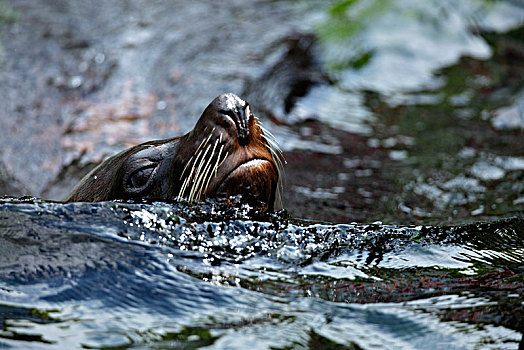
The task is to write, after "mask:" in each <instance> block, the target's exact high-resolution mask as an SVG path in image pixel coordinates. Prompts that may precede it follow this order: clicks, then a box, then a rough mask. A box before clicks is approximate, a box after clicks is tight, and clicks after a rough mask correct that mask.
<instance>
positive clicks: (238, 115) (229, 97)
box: [215, 94, 251, 146]
mask: <svg viewBox="0 0 524 350" xmlns="http://www.w3.org/2000/svg"><path fill="white" fill-rule="evenodd" d="M215 102H216V109H217V111H218V113H220V114H221V115H222V116H223V117H224V118H229V119H231V120H232V121H233V123H234V125H235V127H236V129H237V133H238V143H239V144H240V145H241V146H246V145H247V144H248V143H249V118H250V116H251V113H250V112H249V107H248V104H247V102H246V101H244V100H243V99H241V98H240V97H238V96H237V95H235V94H223V95H220V96H218V97H217V98H216V100H215Z"/></svg>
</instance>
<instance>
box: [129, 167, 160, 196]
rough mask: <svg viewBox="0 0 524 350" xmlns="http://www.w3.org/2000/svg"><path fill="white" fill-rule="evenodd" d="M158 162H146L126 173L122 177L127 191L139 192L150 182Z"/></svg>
mask: <svg viewBox="0 0 524 350" xmlns="http://www.w3.org/2000/svg"><path fill="white" fill-rule="evenodd" d="M157 167H158V163H152V162H149V161H148V162H146V164H142V166H141V167H139V168H138V169H135V170H134V171H132V172H130V173H128V174H129V175H128V176H126V177H125V178H124V187H125V190H126V191H127V192H128V193H140V192H142V191H144V190H145V189H147V188H148V187H149V186H150V185H151V184H152V183H153V178H154V174H155V172H156V169H157Z"/></svg>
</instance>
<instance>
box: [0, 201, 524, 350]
mask: <svg viewBox="0 0 524 350" xmlns="http://www.w3.org/2000/svg"><path fill="white" fill-rule="evenodd" d="M0 229H1V231H2V235H1V236H0V240H1V241H0V242H1V243H0V249H1V252H0V315H1V317H2V323H3V327H2V330H1V333H0V346H6V347H9V346H15V347H21V348H40V347H44V348H52V347H57V348H69V347H75V348H78V347H80V346H84V347H118V346H123V347H127V346H139V347H143V346H146V347H152V348H164V347H171V346H179V347H183V346H185V347H189V348H194V347H201V346H210V347H212V348H213V347H214V348H239V349H240V348H245V346H246V344H252V345H250V346H253V347H255V348H263V349H267V348H277V349H283V348H290V347H291V348H319V347H325V348H348V347H349V348H354V349H359V348H368V349H375V348H415V349H420V348H427V344H431V348H432V349H471V348H508V349H516V348H517V347H518V343H519V342H520V340H521V337H522V329H523V328H522V327H523V326H524V323H523V320H524V317H523V316H524V310H523V306H522V305H523V302H524V299H523V295H524V294H523V292H524V291H523V279H524V270H523V261H524V243H523V242H524V220H523V219H522V218H513V219H507V220H503V221H498V222H492V223H479V224H474V225H466V226H457V227H432V226H413V227H403V226H393V225H383V224H380V223H375V224H370V225H359V224H340V225H327V224H322V223H314V222H301V221H295V220H292V219H290V218H288V217H287V214H286V212H279V213H277V214H272V215H270V216H267V217H258V218H256V219H253V218H250V210H249V208H248V207H235V206H233V207H231V206H227V205H225V204H220V203H208V204H205V205H202V206H198V207H188V206H185V205H182V204H167V203H154V204H129V203H114V202H110V203H100V204H87V203H72V204H67V205H63V204H55V203H46V202H41V201H36V202H34V201H33V200H29V199H28V200H16V199H12V200H11V199H5V200H3V201H2V206H1V213H0Z"/></svg>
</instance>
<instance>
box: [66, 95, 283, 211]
mask: <svg viewBox="0 0 524 350" xmlns="http://www.w3.org/2000/svg"><path fill="white" fill-rule="evenodd" d="M266 139H267V137H266V136H265V135H264V133H263V131H262V128H261V126H260V125H259V123H258V121H257V120H256V118H255V117H254V116H253V115H252V113H251V111H250V108H249V106H248V104H247V102H245V101H243V100H242V99H240V98H239V97H238V96H236V95H234V94H224V95H220V96H218V97H217V98H216V99H215V100H213V102H211V104H210V105H209V106H208V107H207V108H206V109H205V110H204V112H203V113H202V116H201V117H200V119H199V120H198V122H197V123H196V125H195V127H194V129H193V130H192V131H190V132H189V133H188V134H186V135H184V136H182V137H178V138H172V139H166V140H159V141H150V142H146V143H143V144H140V145H137V146H134V147H132V148H129V149H127V150H125V151H123V152H121V153H119V154H117V155H115V156H113V157H111V158H109V159H107V160H106V161H104V162H103V163H102V164H100V165H99V166H98V167H96V168H95V169H94V170H93V171H91V172H90V173H89V174H88V175H86V176H85V177H84V178H83V179H82V180H81V181H80V183H79V184H78V185H77V186H76V187H75V188H74V189H73V191H72V192H71V193H70V194H69V195H68V196H67V198H66V199H65V200H64V201H65V202H77V201H86V202H97V201H106V200H113V199H124V200H125V199H142V198H147V199H157V200H162V199H177V198H178V199H180V198H185V199H189V200H191V201H193V200H201V199H204V198H208V197H228V196H231V195H237V194H240V195H242V196H243V197H245V198H246V200H247V201H249V202H257V203H258V204H262V206H263V207H264V209H272V208H273V202H274V200H275V191H276V187H277V182H278V179H279V168H278V167H277V163H275V158H274V155H276V153H275V152H274V151H273V150H272V146H271V145H270V144H268V142H267V141H266ZM250 161H251V162H250ZM277 161H278V160H277ZM246 163H247V164H246ZM197 172H198V176H197ZM188 178H189V179H188ZM184 189H185V190H184Z"/></svg>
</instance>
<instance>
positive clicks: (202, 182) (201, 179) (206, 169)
mask: <svg viewBox="0 0 524 350" xmlns="http://www.w3.org/2000/svg"><path fill="white" fill-rule="evenodd" d="M217 144H218V139H216V140H215V144H214V146H213V150H212V151H211V155H210V156H209V159H208V160H207V163H206V165H205V166H204V170H203V171H202V175H201V176H200V177H199V179H198V182H197V185H196V187H197V189H198V190H197V192H196V194H197V197H196V198H197V200H201V199H202V191H204V192H205V183H206V182H209V181H206V179H208V172H209V170H210V169H211V168H210V165H211V160H212V159H213V155H214V154H215V149H216V147H217ZM209 148H211V145H209ZM212 172H213V171H211V173H212ZM209 175H211V174H209Z"/></svg>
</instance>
